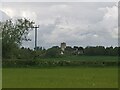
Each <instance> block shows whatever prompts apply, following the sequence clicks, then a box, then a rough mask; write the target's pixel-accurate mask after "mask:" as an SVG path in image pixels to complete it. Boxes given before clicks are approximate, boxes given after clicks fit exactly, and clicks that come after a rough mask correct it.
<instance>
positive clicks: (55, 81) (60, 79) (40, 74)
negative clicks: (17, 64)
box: [3, 67, 118, 88]
mask: <svg viewBox="0 0 120 90" xmlns="http://www.w3.org/2000/svg"><path fill="white" fill-rule="evenodd" d="M117 76H118V69H117V68H116V67H107V68H102V67H101V68H98V67H97V68H87V67H86V68H84V67H56V68H4V69H3V88H116V87H118V78H117Z"/></svg>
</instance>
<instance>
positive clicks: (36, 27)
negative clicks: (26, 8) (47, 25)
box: [32, 25, 39, 50]
mask: <svg viewBox="0 0 120 90" xmlns="http://www.w3.org/2000/svg"><path fill="white" fill-rule="evenodd" d="M32 28H35V48H34V49H35V50H37V29H38V28H39V25H38V26H37V25H36V26H34V27H32Z"/></svg>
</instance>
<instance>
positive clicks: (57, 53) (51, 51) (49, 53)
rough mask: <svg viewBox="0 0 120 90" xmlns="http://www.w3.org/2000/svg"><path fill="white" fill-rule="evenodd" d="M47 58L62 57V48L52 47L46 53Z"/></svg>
mask: <svg viewBox="0 0 120 90" xmlns="http://www.w3.org/2000/svg"><path fill="white" fill-rule="evenodd" d="M45 56H46V57H51V58H56V57H60V48H56V47H52V48H49V49H48V50H47V51H46V55H45Z"/></svg>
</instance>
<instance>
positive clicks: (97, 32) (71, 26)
mask: <svg viewBox="0 0 120 90" xmlns="http://www.w3.org/2000/svg"><path fill="white" fill-rule="evenodd" d="M13 4H14V3H13ZM18 4H19V3H18ZM8 6H9V4H7V7H4V8H5V9H4V12H5V13H6V14H8V15H9V16H11V17H26V18H29V19H32V20H35V22H36V24H39V25H40V28H39V30H38V38H39V40H38V45H39V46H44V47H51V46H53V45H59V44H60V43H61V42H63V41H64V42H66V43H68V44H70V45H83V46H87V45H105V46H109V45H110V46H111V45H117V34H118V33H117V20H118V16H117V15H118V13H117V7H116V6H114V3H26V4H24V3H23V4H19V7H17V4H16V5H10V6H9V7H8ZM22 6H24V7H22ZM15 7H16V8H15ZM29 37H30V38H32V42H30V43H28V42H24V45H25V46H30V47H34V31H32V32H31V33H30V34H29Z"/></svg>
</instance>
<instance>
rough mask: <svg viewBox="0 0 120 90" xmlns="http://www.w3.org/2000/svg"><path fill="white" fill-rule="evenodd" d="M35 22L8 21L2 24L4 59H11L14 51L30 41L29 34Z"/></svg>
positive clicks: (23, 20)
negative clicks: (23, 42)
mask: <svg viewBox="0 0 120 90" xmlns="http://www.w3.org/2000/svg"><path fill="white" fill-rule="evenodd" d="M33 24H34V22H33V21H30V20H27V19H17V20H15V21H13V20H6V21H5V22H0V29H1V30H2V55H3V58H11V57H12V56H14V53H16V52H14V51H16V49H17V48H19V47H20V45H21V44H22V41H23V40H25V41H28V40H30V39H28V38H27V34H28V33H29V30H30V28H31V27H33Z"/></svg>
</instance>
